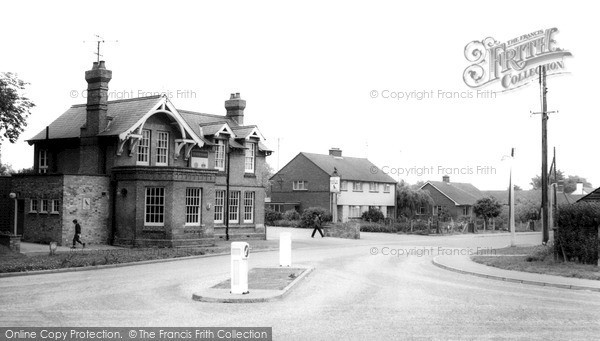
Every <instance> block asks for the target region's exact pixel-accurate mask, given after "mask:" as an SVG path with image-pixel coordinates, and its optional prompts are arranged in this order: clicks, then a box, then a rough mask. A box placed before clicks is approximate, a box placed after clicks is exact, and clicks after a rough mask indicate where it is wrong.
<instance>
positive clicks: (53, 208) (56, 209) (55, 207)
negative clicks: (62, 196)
mask: <svg viewBox="0 0 600 341" xmlns="http://www.w3.org/2000/svg"><path fill="white" fill-rule="evenodd" d="M50 205H51V206H50V209H51V211H50V213H52V214H58V213H59V210H60V200H56V199H53V200H52V203H51V204H50Z"/></svg>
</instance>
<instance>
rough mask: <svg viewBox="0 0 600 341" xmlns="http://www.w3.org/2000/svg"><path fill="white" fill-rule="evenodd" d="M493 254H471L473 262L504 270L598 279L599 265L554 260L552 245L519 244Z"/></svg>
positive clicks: (599, 275) (599, 278) (599, 273)
mask: <svg viewBox="0 0 600 341" xmlns="http://www.w3.org/2000/svg"><path fill="white" fill-rule="evenodd" d="M495 251H496V255H495V256H472V257H471V259H472V260H473V261H474V262H477V263H480V264H484V265H487V266H493V267H496V268H500V269H505V270H515V271H524V272H532V273H539V274H546V275H556V276H563V277H573V278H584V279H592V280H600V267H598V266H594V265H590V264H580V263H574V262H562V261H557V262H555V261H554V256H553V252H552V247H549V246H542V245H539V246H526V247H525V246H519V247H508V248H503V249H497V250H495Z"/></svg>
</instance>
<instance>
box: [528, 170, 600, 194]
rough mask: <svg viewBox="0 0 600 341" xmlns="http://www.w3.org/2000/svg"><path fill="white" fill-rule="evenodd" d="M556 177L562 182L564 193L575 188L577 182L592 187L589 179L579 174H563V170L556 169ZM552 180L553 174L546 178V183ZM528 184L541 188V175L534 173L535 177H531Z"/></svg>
mask: <svg viewBox="0 0 600 341" xmlns="http://www.w3.org/2000/svg"><path fill="white" fill-rule="evenodd" d="M556 179H557V181H559V182H562V183H563V184H564V192H565V193H573V192H574V191H575V189H576V188H577V183H578V182H581V183H583V185H584V186H585V187H593V186H592V184H591V183H590V182H589V181H587V179H586V178H584V177H581V176H579V175H569V176H565V173H564V172H563V171H561V170H560V169H558V170H557V171H556ZM553 182H554V176H553V175H552V176H551V177H550V178H549V179H548V183H553ZM530 185H531V186H532V187H533V189H541V188H542V177H541V176H539V175H536V176H535V177H533V178H531V183H530Z"/></svg>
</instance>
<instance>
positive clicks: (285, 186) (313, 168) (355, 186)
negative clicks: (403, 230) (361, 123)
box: [268, 148, 396, 222]
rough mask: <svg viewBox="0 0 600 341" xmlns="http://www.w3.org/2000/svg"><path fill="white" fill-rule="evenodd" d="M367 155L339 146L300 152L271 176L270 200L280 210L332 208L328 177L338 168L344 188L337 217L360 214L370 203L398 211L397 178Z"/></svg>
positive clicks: (388, 213) (386, 212) (386, 211)
mask: <svg viewBox="0 0 600 341" xmlns="http://www.w3.org/2000/svg"><path fill="white" fill-rule="evenodd" d="M374 169H375V170H378V168H377V167H376V166H375V165H374V164H372V163H371V162H370V161H369V160H367V159H364V158H356V157H347V156H342V151H341V150H340V149H337V148H332V149H330V150H329V155H323V154H313V153H299V154H298V155H297V156H296V157H294V158H293V159H292V160H291V161H290V162H289V163H288V164H286V165H285V166H284V167H283V168H281V170H279V171H278V172H277V173H275V175H273V176H272V177H271V183H272V186H271V202H270V203H268V205H269V206H270V207H271V208H273V209H275V210H277V211H282V212H283V211H286V210H289V209H295V210H296V211H302V210H304V209H306V208H308V207H321V208H324V209H326V210H328V211H331V210H332V197H331V193H330V192H329V190H330V189H329V178H330V177H331V175H332V174H333V172H334V171H337V173H338V175H339V176H340V180H341V191H340V193H339V194H338V197H337V207H336V208H335V209H337V212H338V220H340V221H344V222H345V221H347V220H348V219H350V218H358V217H360V216H361V215H362V213H363V212H365V211H368V210H369V208H370V207H375V208H378V209H380V210H381V211H382V212H383V214H384V215H385V216H386V217H387V216H390V217H394V216H395V212H396V181H394V179H392V178H391V177H390V176H389V175H387V174H384V173H382V172H379V171H377V172H373V170H374Z"/></svg>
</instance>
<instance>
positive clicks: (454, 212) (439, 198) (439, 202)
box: [423, 184, 472, 219]
mask: <svg viewBox="0 0 600 341" xmlns="http://www.w3.org/2000/svg"><path fill="white" fill-rule="evenodd" d="M423 190H427V191H429V195H430V196H431V198H432V199H433V202H434V205H433V206H443V207H445V208H446V209H447V210H448V213H449V214H450V215H451V216H452V217H453V218H454V219H456V218H458V217H460V216H462V206H457V205H456V204H455V203H454V201H452V200H450V199H449V198H448V197H446V196H445V195H444V194H442V193H441V192H440V191H438V190H437V189H436V188H435V187H433V186H432V185H431V184H426V185H425V186H424V187H423ZM432 209H433V208H432V207H428V208H427V213H428V214H432ZM470 211H471V212H472V209H470Z"/></svg>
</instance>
